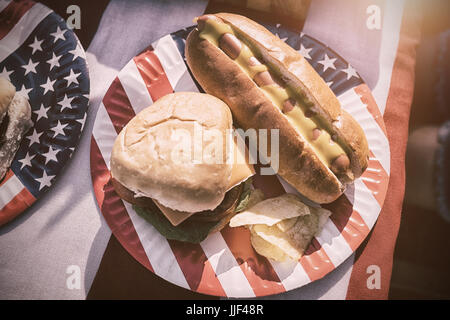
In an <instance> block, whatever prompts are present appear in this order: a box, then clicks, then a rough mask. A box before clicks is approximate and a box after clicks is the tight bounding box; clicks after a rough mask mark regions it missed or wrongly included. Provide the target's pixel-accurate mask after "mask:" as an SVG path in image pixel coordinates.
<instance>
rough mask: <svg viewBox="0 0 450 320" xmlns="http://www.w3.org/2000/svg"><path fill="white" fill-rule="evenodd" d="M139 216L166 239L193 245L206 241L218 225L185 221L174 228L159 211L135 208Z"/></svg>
mask: <svg viewBox="0 0 450 320" xmlns="http://www.w3.org/2000/svg"><path fill="white" fill-rule="evenodd" d="M133 209H134V210H135V211H136V213H137V214H138V215H140V216H141V217H142V218H144V219H145V220H146V221H147V222H149V223H150V224H152V225H153V226H154V227H155V228H156V230H158V231H159V233H161V234H162V235H163V236H164V237H165V238H167V239H171V240H178V241H184V242H191V243H200V242H202V241H203V240H205V239H206V237H207V236H208V234H209V231H210V230H211V229H212V228H213V227H214V226H215V225H216V224H217V222H215V221H213V222H199V221H192V220H189V219H187V220H185V221H183V222H182V223H180V224H179V225H178V226H174V225H172V224H171V223H170V221H169V220H167V218H166V217H165V216H164V215H163V214H162V213H161V212H160V211H159V210H152V209H149V208H140V207H138V206H133Z"/></svg>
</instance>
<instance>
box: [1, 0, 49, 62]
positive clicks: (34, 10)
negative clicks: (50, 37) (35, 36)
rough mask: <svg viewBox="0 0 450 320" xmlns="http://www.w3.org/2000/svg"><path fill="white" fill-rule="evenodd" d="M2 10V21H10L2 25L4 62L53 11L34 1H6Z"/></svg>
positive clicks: (2, 56) (2, 55) (2, 57)
mask: <svg viewBox="0 0 450 320" xmlns="http://www.w3.org/2000/svg"><path fill="white" fill-rule="evenodd" d="M0 9H1V12H0V21H8V23H4V22H2V23H0V40H1V41H0V61H3V60H4V59H6V58H7V57H8V56H9V55H10V54H11V53H13V52H14V51H16V50H17V49H18V48H19V47H20V46H21V45H22V44H23V43H24V41H25V40H26V39H27V38H28V37H29V36H30V34H31V33H32V32H33V31H34V29H35V28H36V27H37V25H38V24H39V23H41V21H42V20H43V19H44V18H45V17H47V16H48V15H49V14H50V13H51V12H52V10H50V9H49V8H47V7H46V6H44V5H42V4H40V3H34V2H32V1H21V2H14V1H6V2H3V3H2V4H1V7H0ZM12 12H14V14H12ZM11 17H13V20H11Z"/></svg>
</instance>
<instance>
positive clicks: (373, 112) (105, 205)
mask: <svg viewBox="0 0 450 320" xmlns="http://www.w3.org/2000/svg"><path fill="white" fill-rule="evenodd" d="M267 27H268V28H269V29H270V30H271V31H272V32H273V33H274V34H276V35H278V36H279V37H280V38H281V39H283V40H285V41H286V42H287V43H288V44H289V45H291V46H292V47H293V48H295V49H297V50H299V51H300V52H301V53H302V54H303V55H304V56H305V57H306V59H308V61H309V62H311V64H312V66H313V67H314V68H315V69H316V71H317V72H318V73H319V74H320V75H321V76H322V77H323V78H324V79H325V81H326V82H327V83H328V85H329V86H330V87H331V89H332V90H333V91H334V92H335V93H336V95H338V96H339V100H340V101H341V103H342V105H343V107H344V108H345V109H346V110H347V111H348V112H350V113H351V114H352V115H353V117H355V119H356V120H357V121H358V122H359V123H360V124H361V126H362V127H363V129H364V132H365V134H366V135H367V139H368V142H369V146H370V151H371V152H370V161H369V167H368V169H367V170H366V172H365V173H364V175H363V176H362V177H361V178H360V179H358V180H357V181H355V183H354V184H353V185H351V186H349V188H348V190H347V192H346V193H345V195H343V196H342V197H340V198H339V199H338V200H337V201H335V202H334V203H332V204H330V205H327V206H326V207H327V208H329V209H330V210H331V211H332V212H333V214H332V216H331V219H329V221H328V222H327V224H326V226H325V228H324V230H323V231H322V233H321V234H320V236H319V237H317V238H315V239H314V240H313V241H312V243H311V245H310V247H309V248H308V250H307V252H306V254H305V255H304V256H303V257H302V258H301V259H300V260H299V261H295V262H289V263H278V262H273V261H270V260H268V259H266V258H264V257H262V256H259V255H258V254H256V253H255V251H254V250H253V248H252V246H251V243H250V235H249V232H248V230H247V229H245V228H229V227H226V228H224V229H223V230H222V231H221V232H218V233H215V234H212V235H210V236H209V237H208V238H207V239H206V240H204V241H203V242H201V243H200V244H190V243H182V242H178V241H172V240H166V239H165V238H164V237H163V236H161V235H160V234H159V233H158V232H157V231H156V230H155V229H154V228H153V227H152V226H151V225H150V224H149V223H147V222H146V221H145V220H143V219H142V218H141V217H140V216H138V215H137V214H136V213H135V212H134V210H133V209H132V207H131V206H130V205H129V204H128V203H126V202H124V201H122V200H121V199H120V198H119V197H118V196H117V194H116V193H115V192H114V189H113V187H112V185H111V181H110V172H109V160H110V155H111V149H112V146H113V143H114V139H115V138H116V136H117V134H118V133H119V132H120V130H121V129H122V128H123V127H124V126H125V125H126V124H127V123H128V121H129V120H130V119H131V118H132V117H133V116H134V115H135V114H136V113H138V112H139V111H140V110H142V109H143V108H145V107H147V106H149V105H150V104H152V102H153V101H155V100H157V99H158V98H160V97H162V96H164V95H165V94H168V93H171V92H173V91H201V88H200V87H199V86H198V85H197V84H196V82H195V81H194V80H193V79H192V76H191V74H190V72H189V70H188V68H187V66H186V63H185V60H184V46H185V39H186V36H187V34H188V33H189V31H190V30H191V29H192V28H188V29H184V30H180V31H178V32H175V33H172V34H170V35H167V36H165V37H163V38H161V39H159V40H158V41H156V42H155V43H153V44H152V45H151V47H149V48H148V49H147V50H145V51H144V52H143V53H141V54H139V55H138V56H136V57H135V58H134V59H132V60H131V61H130V62H129V63H128V64H127V65H126V66H125V67H124V68H123V69H122V70H121V71H120V73H119V75H118V76H117V78H116V79H115V80H114V81H113V83H112V84H111V87H110V88H109V90H108V91H107V93H106V95H105V97H104V98H103V103H102V104H101V106H100V109H99V111H98V114H97V118H96V121H95V125H94V130H93V136H92V145H91V172H92V180H93V187H94V192H95V195H96V197H97V201H98V204H99V207H100V209H101V211H102V213H103V216H104V217H105V219H106V221H107V223H108V225H109V226H110V228H111V230H112V232H113V234H114V235H115V236H116V238H117V239H118V240H119V241H120V243H121V244H122V245H123V247H124V248H125V249H126V250H127V251H128V252H129V253H130V254H131V255H132V256H133V257H134V258H135V259H136V260H138V261H139V262H140V263H141V264H143V265H144V266H145V267H147V268H148V269H149V270H151V271H152V272H154V273H155V274H157V275H158V276H160V277H162V278H164V279H166V280H167V281H170V282H172V283H174V284H176V285H179V286H181V287H184V288H187V289H190V290H192V291H196V292H200V293H204V294H210V295H217V296H226V297H259V296H266V295H272V294H276V293H281V292H285V291H288V290H291V289H294V288H298V287H301V286H303V285H305V284H307V283H310V282H312V281H314V280H317V279H319V278H322V277H323V276H325V275H326V274H327V273H329V272H330V271H332V270H333V269H335V268H336V267H337V266H338V265H339V264H341V263H342V262H343V261H344V260H345V259H347V258H348V257H349V256H350V255H351V254H352V253H353V252H354V251H355V250H356V248H357V247H358V246H359V245H360V244H361V242H362V241H363V240H364V238H365V237H366V236H367V235H368V233H369V231H370V229H371V228H372V227H373V225H374V223H375V221H376V220H377V217H378V215H379V213H380V210H381V207H382V205H383V201H384V198H385V194H386V189H387V186H388V180H389V158H390V156H389V144H388V140H387V138H386V130H385V126H384V123H383V118H382V116H381V114H380V111H379V109H378V107H377V106H376V104H375V101H374V99H373V97H372V95H371V93H370V90H369V88H368V87H367V86H366V85H365V84H364V82H363V81H362V79H361V78H360V76H359V75H358V74H357V72H356V71H355V70H354V69H353V68H352V67H351V66H350V65H349V64H348V63H347V62H346V61H345V60H344V59H343V58H342V57H340V56H339V55H338V54H337V53H335V52H334V51H332V50H331V49H329V48H328V47H327V46H325V45H324V44H322V43H320V42H318V41H316V40H314V39H313V38H311V37H309V36H307V35H304V34H296V33H293V32H290V31H288V30H285V29H284V28H283V27H282V26H280V25H277V26H267ZM253 183H254V185H255V187H258V188H262V189H263V190H264V192H265V193H266V195H267V196H276V195H280V194H283V193H285V192H291V190H292V188H291V187H290V186H289V185H287V184H286V183H285V182H283V181H282V180H281V179H280V178H278V177H277V176H256V177H254V180H253Z"/></svg>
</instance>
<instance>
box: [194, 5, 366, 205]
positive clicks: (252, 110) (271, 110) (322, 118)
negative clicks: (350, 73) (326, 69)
mask: <svg viewBox="0 0 450 320" xmlns="http://www.w3.org/2000/svg"><path fill="white" fill-rule="evenodd" d="M197 21H198V28H196V29H194V30H193V31H192V32H191V33H190V34H189V36H188V38H187V41H186V49H185V50H186V52H185V53H186V59H187V62H188V65H189V67H190V69H191V71H192V73H193V75H194V76H195V78H196V79H197V81H198V82H199V83H200V85H201V86H202V87H203V89H204V90H205V91H206V92H207V93H210V94H212V95H214V96H216V97H218V98H220V99H221V100H223V101H225V102H226V103H227V105H228V106H229V107H230V109H231V111H232V113H233V117H234V119H235V121H236V122H237V124H238V125H239V126H240V127H242V128H243V129H244V130H247V129H249V128H255V129H269V130H270V129H279V136H280V149H279V153H280V154H279V170H278V174H279V175H280V176H281V177H283V178H284V179H285V180H286V181H287V182H289V183H290V184H291V185H292V186H294V187H295V188H296V189H297V190H298V191H299V192H300V193H302V194H303V195H304V196H306V197H308V198H309V199H311V200H313V201H315V202H317V203H329V202H332V201H334V200H335V199H336V198H338V197H339V196H340V195H341V194H342V193H343V191H344V189H345V185H346V184H348V183H350V182H352V181H353V180H354V179H355V178H356V177H359V176H360V175H361V174H362V173H363V171H364V170H365V168H366V167H367V159H368V153H369V151H368V145H367V140H366V137H365V135H364V133H363V131H362V129H361V127H360V126H359V124H358V123H357V122H356V121H355V120H354V119H353V118H352V117H351V116H350V115H349V114H348V113H347V112H345V111H344V110H343V109H342V108H341V106H340V103H339V101H338V99H337V98H336V96H335V95H334V94H333V92H332V91H331V90H330V88H329V87H328V86H327V85H326V83H325V82H324V81H323V79H322V78H321V77H320V76H319V75H318V74H317V73H316V72H315V70H314V69H313V68H312V67H311V65H310V64H309V63H308V62H307V61H306V60H305V59H304V58H303V57H302V56H301V55H300V54H299V53H298V52H297V51H295V50H294V49H292V48H291V47H290V46H288V45H287V44H286V43H284V42H283V41H282V40H280V39H279V38H278V37H276V36H274V35H273V34H272V33H270V32H269V31H268V30H267V29H265V28H264V27H262V26H261V25H259V24H257V23H256V22H254V21H252V20H250V19H247V18H245V17H243V16H239V15H235V14H227V13H220V14H216V15H207V16H202V17H200V18H198V20H197ZM200 29H201V30H200ZM224 34H227V36H226V37H223V35H224ZM236 40H238V41H239V42H240V43H239V42H238V41H236ZM236 55H237V57H236Z"/></svg>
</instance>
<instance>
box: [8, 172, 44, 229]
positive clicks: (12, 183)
mask: <svg viewBox="0 0 450 320" xmlns="http://www.w3.org/2000/svg"><path fill="white" fill-rule="evenodd" d="M35 201H36V198H35V197H34V196H33V195H32V194H31V193H30V192H29V191H28V189H27V188H26V187H25V186H24V185H23V184H22V182H21V181H20V180H19V178H18V177H17V176H16V175H14V173H13V172H12V170H9V171H8V172H7V174H6V177H5V179H4V180H3V181H2V183H1V184H0V224H5V223H7V222H8V221H10V220H12V219H14V217H16V216H17V214H19V213H20V212H22V211H24V210H25V209H26V208H28V207H29V206H31V205H32V204H33V202H35Z"/></svg>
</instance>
